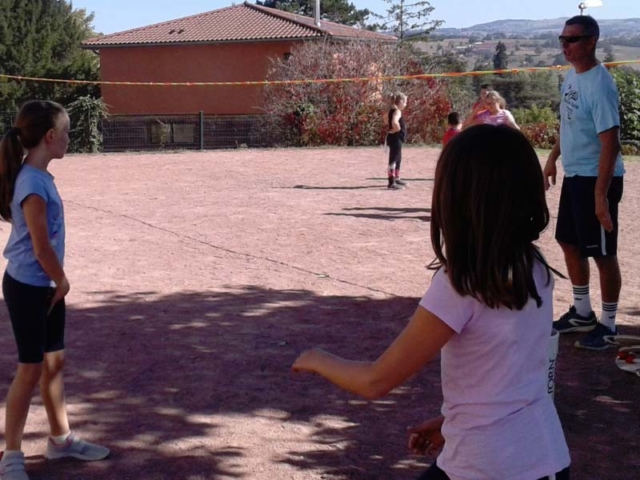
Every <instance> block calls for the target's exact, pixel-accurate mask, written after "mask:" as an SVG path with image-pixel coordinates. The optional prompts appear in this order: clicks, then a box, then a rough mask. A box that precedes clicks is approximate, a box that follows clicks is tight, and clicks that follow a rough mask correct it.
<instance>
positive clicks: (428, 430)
mask: <svg viewBox="0 0 640 480" xmlns="http://www.w3.org/2000/svg"><path fill="white" fill-rule="evenodd" d="M443 422H444V417H442V416H440V417H436V418H432V419H430V420H427V421H426V422H424V423H422V424H421V425H418V426H417V427H412V428H410V429H409V449H410V450H411V451H412V452H413V453H415V454H416V455H427V454H428V455H433V456H436V455H437V454H438V453H439V452H440V450H442V447H444V437H443V436H442V433H441V432H440V430H441V428H442V423H443Z"/></svg>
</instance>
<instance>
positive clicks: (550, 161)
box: [542, 135, 560, 190]
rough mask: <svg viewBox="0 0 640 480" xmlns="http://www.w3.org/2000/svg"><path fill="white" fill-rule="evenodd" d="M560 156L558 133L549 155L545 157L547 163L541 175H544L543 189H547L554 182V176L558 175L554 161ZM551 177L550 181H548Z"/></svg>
mask: <svg viewBox="0 0 640 480" xmlns="http://www.w3.org/2000/svg"><path fill="white" fill-rule="evenodd" d="M558 158H560V135H558V140H557V141H556V144H555V145H554V146H553V149H552V150H551V153H550V154H549V157H547V163H546V164H545V166H544V170H543V172H542V175H543V177H544V188H545V190H549V187H550V186H551V185H555V184H556V176H557V175H558V169H557V168H556V162H557V161H558ZM549 179H551V182H549Z"/></svg>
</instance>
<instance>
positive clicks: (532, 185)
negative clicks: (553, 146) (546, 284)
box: [430, 125, 555, 310]
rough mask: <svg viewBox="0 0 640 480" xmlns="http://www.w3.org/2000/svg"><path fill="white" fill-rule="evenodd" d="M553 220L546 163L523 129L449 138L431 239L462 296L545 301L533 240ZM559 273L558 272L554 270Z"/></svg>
mask: <svg viewBox="0 0 640 480" xmlns="http://www.w3.org/2000/svg"><path fill="white" fill-rule="evenodd" d="M548 223H549V209H548V208H547V202H546V199H545V190H544V181H543V176H542V169H541V168H540V162H539V161H538V157H537V155H536V153H535V151H534V150H533V147H532V146H531V144H530V143H529V141H528V140H527V138H526V137H525V136H524V135H523V134H522V133H520V132H519V131H517V130H515V129H513V128H509V127H505V126H498V127H495V126H492V125H478V126H475V127H471V128H469V129H467V130H465V131H463V132H461V133H460V134H458V135H456V136H455V137H454V138H453V139H452V140H451V142H449V143H448V144H447V146H446V147H445V149H444V150H443V152H442V154H441V155H440V159H439V160H438V165H437V167H436V174H435V184H434V190H433V200H432V207H431V244H432V246H433V250H434V252H435V254H436V257H437V259H436V260H434V262H433V263H432V265H431V266H430V267H431V268H439V267H444V268H445V271H446V273H447V275H448V277H449V280H450V282H451V285H452V286H453V288H454V289H455V290H456V292H458V293H459V294H460V295H470V296H472V297H473V298H475V299H477V300H479V301H481V302H483V303H484V304H486V305H487V306H488V307H490V308H498V307H500V306H505V307H507V308H511V309H516V310H520V309H522V308H523V307H524V306H525V305H526V303H527V302H528V300H529V298H533V299H535V301H536V303H537V305H538V306H540V305H541V303H542V300H541V298H540V295H539V294H538V291H537V289H536V285H535V282H534V278H533V267H534V264H535V263H536V261H540V262H541V263H542V264H543V265H544V266H545V267H546V269H547V275H548V281H550V275H551V274H550V267H549V266H548V265H547V264H546V262H545V261H544V259H543V257H542V255H541V253H540V252H539V251H538V249H537V248H536V247H535V246H534V245H533V241H534V240H537V239H538V237H539V236H540V233H541V232H542V231H543V230H544V229H545V228H546V227H547V224H548ZM554 272H555V270H554Z"/></svg>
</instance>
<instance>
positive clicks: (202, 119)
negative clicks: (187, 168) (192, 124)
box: [200, 110, 204, 150]
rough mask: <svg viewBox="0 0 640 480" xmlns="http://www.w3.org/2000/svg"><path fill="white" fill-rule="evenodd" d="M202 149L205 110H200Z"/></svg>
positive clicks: (202, 144) (202, 147)
mask: <svg viewBox="0 0 640 480" xmlns="http://www.w3.org/2000/svg"><path fill="white" fill-rule="evenodd" d="M200 150H204V112H203V111H202V110H200Z"/></svg>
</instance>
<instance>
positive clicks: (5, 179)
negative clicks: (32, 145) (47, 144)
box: [0, 127, 24, 222]
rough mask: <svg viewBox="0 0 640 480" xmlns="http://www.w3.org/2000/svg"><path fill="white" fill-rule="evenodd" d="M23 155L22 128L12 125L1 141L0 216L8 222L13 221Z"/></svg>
mask: <svg viewBox="0 0 640 480" xmlns="http://www.w3.org/2000/svg"><path fill="white" fill-rule="evenodd" d="M23 157H24V147H23V146H22V143H21V142H20V129H18V128H16V127H11V128H10V129H9V131H8V132H7V133H6V134H5V136H4V137H3V138H2V141H1V142H0V217H2V218H3V219H4V220H6V221H7V222H10V221H11V200H12V199H13V191H14V188H15V185H16V179H17V178H18V173H20V168H21V167H22V158H23Z"/></svg>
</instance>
